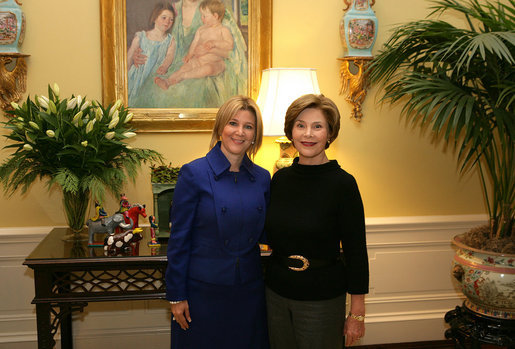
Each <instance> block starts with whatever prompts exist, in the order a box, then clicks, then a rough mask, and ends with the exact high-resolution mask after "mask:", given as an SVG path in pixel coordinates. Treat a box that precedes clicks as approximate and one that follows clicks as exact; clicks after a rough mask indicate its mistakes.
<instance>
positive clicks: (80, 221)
mask: <svg viewBox="0 0 515 349" xmlns="http://www.w3.org/2000/svg"><path fill="white" fill-rule="evenodd" d="M88 206H89V190H86V191H78V192H76V193H72V192H66V191H63V207H64V212H65V213H66V221H67V222H68V227H70V229H71V230H72V232H73V234H74V235H78V234H80V233H81V232H82V230H83V228H84V222H85V220H86V212H87V210H88Z"/></svg>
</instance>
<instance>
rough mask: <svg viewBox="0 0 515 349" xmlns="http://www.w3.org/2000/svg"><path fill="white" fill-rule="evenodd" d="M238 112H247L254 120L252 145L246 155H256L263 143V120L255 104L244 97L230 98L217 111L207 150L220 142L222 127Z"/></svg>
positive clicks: (250, 99)
mask: <svg viewBox="0 0 515 349" xmlns="http://www.w3.org/2000/svg"><path fill="white" fill-rule="evenodd" d="M240 110H248V111H249V112H251V113H252V114H253V115H254V117H255V119H256V130H255V131H256V132H255V139H254V144H252V145H251V146H250V147H249V149H247V155H248V156H249V157H251V158H252V157H254V155H256V153H257V152H258V150H259V148H260V147H261V143H262V142H263V119H262V118H261V112H260V111H259V107H258V106H257V104H256V102H254V100H253V99H252V98H250V97H246V96H234V97H231V98H229V99H228V100H227V101H226V102H225V103H224V104H223V105H222V106H221V107H220V109H218V112H217V113H216V119H215V125H214V126H213V133H212V134H211V143H210V145H209V148H210V149H211V148H213V147H214V146H215V144H216V142H218V141H219V140H220V138H221V136H222V132H223V129H224V127H225V126H226V125H227V124H228V123H229V121H230V120H231V118H232V117H233V116H234V115H236V114H237V113H238V112H239V111H240Z"/></svg>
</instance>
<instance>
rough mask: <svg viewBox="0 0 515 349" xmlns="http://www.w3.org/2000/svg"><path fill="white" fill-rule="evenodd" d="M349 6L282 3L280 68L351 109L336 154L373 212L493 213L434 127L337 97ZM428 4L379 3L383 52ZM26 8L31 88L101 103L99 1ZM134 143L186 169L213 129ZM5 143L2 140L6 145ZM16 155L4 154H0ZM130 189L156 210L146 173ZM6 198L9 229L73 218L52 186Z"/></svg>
mask: <svg viewBox="0 0 515 349" xmlns="http://www.w3.org/2000/svg"><path fill="white" fill-rule="evenodd" d="M342 4H343V2H342V1H336V0H334V1H329V0H324V1H318V2H313V1H312V0H274V5H273V11H274V12H273V13H274V20H273V56H272V58H273V67H312V68H316V69H317V71H318V79H319V83H320V88H321V90H322V92H323V93H324V94H325V95H326V96H328V97H330V98H332V99H333V100H334V101H335V102H336V103H337V105H338V107H339V108H340V111H341V113H342V130H341V132H340V136H339V138H338V139H337V140H336V142H335V143H334V144H333V145H332V146H331V148H330V149H329V156H330V157H331V158H335V159H337V160H338V161H339V162H340V164H341V165H342V167H343V168H345V169H346V170H348V171H349V172H350V173H352V174H354V175H355V177H356V179H357V181H358V184H359V186H360V189H361V192H362V196H363V200H364V204H365V211H366V215H367V217H387V216H422V215H454V214H477V213H484V211H485V208H484V204H483V200H482V193H481V190H480V186H479V183H478V178H477V175H475V174H469V175H465V176H460V175H458V174H457V165H456V164H455V156H454V155H453V153H452V150H451V149H445V147H444V146H443V145H441V144H432V142H431V137H430V135H429V134H428V133H422V132H420V130H419V129H418V128H415V129H413V128H411V127H410V126H409V125H406V124H405V123H404V121H402V120H401V119H399V110H400V108H398V107H395V108H392V107H389V106H382V107H381V106H379V105H378V104H377V103H376V99H377V94H376V92H377V91H376V90H375V89H371V91H370V92H369V95H368V97H367V99H366V101H365V104H364V106H363V112H364V114H365V117H364V119H363V121H362V122H361V123H356V122H355V121H353V120H351V119H349V115H350V108H349V105H348V104H347V102H346V101H345V99H344V97H343V96H340V95H338V90H339V80H338V70H339V66H338V61H337V57H341V56H342V55H343V49H342V47H341V45H340V39H339V36H338V35H339V34H338V25H339V21H340V18H341V16H342V15H343V12H342ZM427 5H428V2H427V1H424V0H409V1H408V0H377V2H376V5H375V6H374V10H375V11H376V14H377V16H378V18H379V23H380V26H379V36H378V40H377V42H376V46H375V50H377V49H378V48H379V47H380V45H381V43H382V42H384V40H385V39H386V37H387V30H388V28H390V27H391V26H392V25H393V24H397V23H402V22H404V21H405V20H408V19H409V20H412V19H419V18H422V17H423V16H425V14H427V12H428V11H427V9H426V6H427ZM23 10H24V12H25V15H26V18H27V31H26V36H25V42H24V45H23V47H22V51H23V52H24V53H27V54H30V55H31V56H30V57H29V58H28V75H29V76H28V93H30V95H34V94H46V88H47V84H48V83H52V82H57V83H58V84H59V86H60V88H61V91H62V92H61V94H62V95H70V94H72V93H75V94H82V95H87V96H88V98H91V99H99V100H100V99H101V67H100V54H101V53H100V18H99V2H98V1H97V0H81V1H66V0H45V1H41V0H24V1H23ZM0 118H3V117H0ZM0 134H5V132H4V131H3V130H1V131H0ZM132 143H133V146H139V147H148V148H153V149H156V150H159V151H160V152H162V154H163V155H164V156H165V158H166V160H167V162H172V163H173V164H174V165H181V164H183V163H185V162H188V161H190V160H192V159H194V158H197V157H199V156H202V155H203V154H205V152H206V151H207V146H208V143H209V135H208V134H157V135H156V134H152V135H150V134H140V135H138V137H136V138H135V139H134V141H133V142H132ZM5 144H6V143H5V140H4V139H2V140H1V141H0V146H3V145H5ZM7 154H8V153H7V152H6V151H4V150H2V151H0V160H2V159H4V158H5V157H6V156H7ZM277 154H278V149H277V148H276V145H275V144H274V143H273V138H266V139H265V142H264V146H263V148H262V150H261V151H260V153H259V154H258V156H257V157H256V161H257V162H258V164H260V165H262V166H264V167H266V168H268V169H271V168H272V165H273V160H274V158H275V157H276V156H277ZM299 190H316V188H299ZM126 193H127V195H128V197H129V200H130V201H131V202H141V203H146V204H147V205H149V206H151V204H152V195H151V190H150V184H149V172H148V170H147V169H145V171H144V172H142V174H141V175H140V177H139V178H138V180H137V183H136V185H135V186H134V185H129V186H128V188H127V190H126ZM1 200H2V210H1V212H0V227H14V226H40V225H42V226H46V225H64V224H65V220H64V215H63V213H62V206H61V195H60V193H59V191H58V190H56V189H53V190H52V191H50V192H48V191H47V190H46V187H45V186H44V185H43V184H39V183H38V184H37V185H34V186H33V187H32V188H31V189H30V191H29V192H28V193H27V194H26V195H23V196H21V195H18V194H16V195H14V196H12V197H10V198H7V197H5V196H2V197H1ZM308 204H309V203H308ZM105 206H106V208H107V210H108V212H109V213H112V212H113V211H114V210H115V209H117V200H116V199H115V198H111V199H110V200H109V201H108V202H107V203H106V205H105Z"/></svg>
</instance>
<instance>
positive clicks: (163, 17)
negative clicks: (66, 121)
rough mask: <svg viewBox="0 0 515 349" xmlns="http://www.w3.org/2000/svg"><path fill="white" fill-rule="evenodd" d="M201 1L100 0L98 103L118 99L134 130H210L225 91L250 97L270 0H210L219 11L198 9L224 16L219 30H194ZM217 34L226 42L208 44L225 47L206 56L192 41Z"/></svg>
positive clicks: (267, 37)
mask: <svg viewBox="0 0 515 349" xmlns="http://www.w3.org/2000/svg"><path fill="white" fill-rule="evenodd" d="M201 2H202V0H166V1H163V0H145V1H141V0H100V11H101V16H100V22H101V23H100V25H101V37H102V38H101V43H102V97H103V102H104V103H106V104H108V103H112V102H114V101H115V100H117V99H121V100H122V101H123V102H124V104H125V105H128V106H129V108H130V109H131V112H133V113H134V117H133V119H132V123H133V124H134V126H135V127H136V128H137V130H138V132H209V131H211V129H212V126H213V124H214V118H215V115H216V111H217V110H218V107H219V106H220V105H221V104H222V103H223V101H225V100H226V99H227V98H228V97H230V96H232V95H235V94H245V95H248V96H250V97H252V98H254V99H257V95H258V89H259V82H260V79H261V71H262V70H263V69H266V68H269V67H270V66H271V51H272V50H271V47H272V40H271V37H272V0H217V1H215V3H222V4H223V5H221V6H222V8H223V10H221V11H225V12H221V13H223V14H224V15H223V16H218V15H215V13H216V11H219V12H220V10H216V8H214V7H213V8H211V9H209V8H207V7H205V8H203V9H202V11H208V12H209V13H211V14H212V17H214V18H217V19H218V18H223V19H220V21H221V24H222V27H223V29H222V30H221V32H222V34H223V35H222V34H220V35H221V36H220V37H217V36H216V35H218V34H209V31H208V30H201V31H199V30H198V28H201V27H202V26H203V25H205V24H204V23H203V22H202V21H201V15H200V11H201V9H200V7H201V6H199V4H200V3H201ZM163 6H165V8H163ZM210 6H213V5H210ZM191 8H193V10H192V9H191ZM215 24H216V23H215ZM219 32H220V31H219ZM219 32H216V33H219ZM200 33H202V34H200ZM213 33H215V32H213ZM213 35H214V36H213ZM203 36H204V38H203ZM218 39H220V40H221V41H220V42H221V43H225V44H224V45H225V46H224V45H222V44H212V45H211V46H212V47H217V48H218V47H224V49H223V50H217V51H210V54H209V55H207V54H205V50H204V51H202V50H200V49H199V50H195V49H194V47H193V46H194V45H192V42H193V41H195V40H196V43H197V44H196V46H197V47H200V46H202V47H211V46H207V45H209V44H208V41H211V42H214V40H218ZM223 40H225V41H223ZM146 41H147V43H146ZM148 41H150V44H149V43H148ZM200 43H204V44H203V45H200ZM156 44H157V45H158V46H160V48H155V47H154V46H156ZM152 45H154V46H152ZM227 45H229V46H227ZM149 47H150V48H149ZM229 47H230V48H229ZM203 54H204V56H202V55H203ZM186 56H188V57H190V58H191V57H197V59H196V60H195V62H194V63H193V61H194V59H189V58H185V57H186ZM187 63H188V64H187ZM190 63H191V64H190ZM143 66H144V67H145V69H142V67H143Z"/></svg>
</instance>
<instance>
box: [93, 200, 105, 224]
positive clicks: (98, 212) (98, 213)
mask: <svg viewBox="0 0 515 349" xmlns="http://www.w3.org/2000/svg"><path fill="white" fill-rule="evenodd" d="M104 217H107V213H106V211H104V208H103V207H102V205H101V204H99V203H98V201H95V216H94V217H91V220H92V221H93V222H96V221H98V220H99V219H102V218H104Z"/></svg>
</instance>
